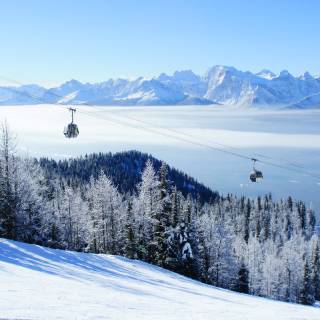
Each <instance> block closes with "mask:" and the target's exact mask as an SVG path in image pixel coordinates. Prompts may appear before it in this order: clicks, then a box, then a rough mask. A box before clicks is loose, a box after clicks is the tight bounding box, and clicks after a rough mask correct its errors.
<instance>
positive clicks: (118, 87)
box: [0, 66, 320, 108]
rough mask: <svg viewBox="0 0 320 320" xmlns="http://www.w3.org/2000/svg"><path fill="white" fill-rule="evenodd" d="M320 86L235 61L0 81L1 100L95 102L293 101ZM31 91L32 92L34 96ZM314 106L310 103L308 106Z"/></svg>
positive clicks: (257, 103)
mask: <svg viewBox="0 0 320 320" xmlns="http://www.w3.org/2000/svg"><path fill="white" fill-rule="evenodd" d="M319 92H320V78H315V77H313V76H311V75H310V74H309V73H308V72H306V73H304V74H303V75H302V76H299V77H294V76H293V75H291V74H290V73H289V72H288V71H286V70H283V71H282V72H280V74H279V75H276V74H274V73H273V72H272V71H269V70H262V71H260V72H258V73H252V72H249V71H246V72H243V71H240V70H237V69H236V68H234V67H227V66H214V67H212V68H210V69H209V70H208V71H207V72H206V73H205V74H204V75H203V76H199V75H196V74H194V73H193V72H192V71H191V70H183V71H176V72H174V73H173V75H172V76H170V75H167V74H165V73H162V74H160V76H158V77H155V78H152V79H145V78H142V77H139V78H137V79H134V80H128V79H115V80H114V79H110V80H108V81H105V82H101V83H94V84H90V83H81V82H79V81H76V80H71V81H68V82H66V83H64V84H62V85H61V86H60V87H57V88H51V89H45V88H41V87H39V86H35V85H29V86H21V87H0V104H2V105H15V104H38V103H41V102H42V103H57V102H58V103H65V104H90V105H92V104H95V105H181V104H185V105H187V104H216V103H218V104H225V105H236V106H245V107H247V106H258V107H261V106H274V107H284V106H288V105H292V106H295V104H296V103H298V102H300V101H302V100H303V99H305V98H307V97H310V96H312V95H314V94H317V93H319ZM32 97H35V99H34V98H32ZM311 107H313V105H312V104H311V103H309V105H308V108H311Z"/></svg>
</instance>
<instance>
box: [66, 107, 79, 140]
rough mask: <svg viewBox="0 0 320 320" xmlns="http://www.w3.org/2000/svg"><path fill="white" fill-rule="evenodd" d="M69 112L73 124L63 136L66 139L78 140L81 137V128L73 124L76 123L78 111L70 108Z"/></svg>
mask: <svg viewBox="0 0 320 320" xmlns="http://www.w3.org/2000/svg"><path fill="white" fill-rule="evenodd" d="M69 111H71V123H69V124H68V125H67V126H66V127H65V128H64V131H63V134H64V136H65V137H66V138H76V137H77V136H78V135H79V128H78V126H77V125H76V124H75V123H74V122H73V121H74V115H73V114H74V113H75V112H76V109H73V108H69Z"/></svg>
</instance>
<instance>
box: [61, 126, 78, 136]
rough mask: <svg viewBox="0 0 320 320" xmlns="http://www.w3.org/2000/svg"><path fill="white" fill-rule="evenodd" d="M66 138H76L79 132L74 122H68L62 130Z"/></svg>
mask: <svg viewBox="0 0 320 320" xmlns="http://www.w3.org/2000/svg"><path fill="white" fill-rule="evenodd" d="M63 133H64V135H65V137H66V138H76V137H77V136H78V134H79V129H78V126H77V125H76V124H75V123H69V124H68V126H67V127H65V128H64V131H63Z"/></svg>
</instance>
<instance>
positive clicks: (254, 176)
mask: <svg viewBox="0 0 320 320" xmlns="http://www.w3.org/2000/svg"><path fill="white" fill-rule="evenodd" d="M250 180H251V181H252V182H260V181H262V180H263V174H262V172H261V171H259V170H253V171H252V172H251V173H250Z"/></svg>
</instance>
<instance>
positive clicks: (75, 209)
mask: <svg viewBox="0 0 320 320" xmlns="http://www.w3.org/2000/svg"><path fill="white" fill-rule="evenodd" d="M91 159H93V160H92V161H95V160H94V159H96V157H92V158H91ZM87 160H88V159H87ZM69 161H70V162H72V163H73V165H74V166H77V165H78V166H79V163H81V161H82V160H81V159H80V160H79V163H78V164H77V161H76V160H75V159H73V160H69ZM40 162H41V161H38V160H35V159H32V158H27V157H19V156H18V155H17V154H16V152H15V146H14V139H13V138H12V135H11V134H10V132H9V130H8V126H7V125H5V124H4V125H3V126H2V129H1V138H0V237H5V238H9V239H14V240H18V241H25V242H29V243H36V244H41V245H45V246H49V247H52V248H59V249H68V250H75V251H83V252H93V253H109V254H115V255H122V256H125V257H128V258H131V259H139V260H143V261H146V262H148V263H152V264H155V265H158V266H161V267H164V268H167V269H169V270H172V271H175V272H178V273H180V274H183V275H186V276H189V277H192V278H194V279H197V280H200V281H202V282H204V283H207V284H212V285H215V286H218V287H222V288H227V289H231V290H235V291H238V292H242V293H249V294H253V295H258V296H262V297H270V298H273V299H277V300H282V301H289V302H296V303H302V304H309V305H311V304H313V303H314V301H315V300H316V299H320V251H319V250H320V249H319V237H318V236H317V235H316V234H315V232H314V229H315V224H316V219H315V213H314V211H313V210H311V209H308V208H306V206H305V204H304V203H303V202H301V201H294V200H293V199H292V198H291V197H289V198H288V199H285V200H280V201H274V200H273V199H272V196H271V195H270V194H269V195H266V196H264V197H258V198H256V199H251V198H247V197H237V196H234V195H227V196H225V197H221V196H218V195H217V194H216V193H212V194H216V196H215V197H214V199H212V198H211V200H210V201H204V199H203V198H202V199H201V200H200V199H199V197H195V196H194V195H195V193H193V194H192V193H189V194H188V193H186V192H185V191H186V189H183V190H181V189H179V188H177V186H176V185H175V184H174V183H173V182H172V181H170V178H169V174H168V171H169V168H168V166H167V165H166V164H165V163H161V164H160V166H158V167H157V166H155V164H154V161H153V158H148V159H147V160H146V162H145V165H144V167H143V168H141V174H140V180H138V181H137V183H136V186H135V188H133V189H130V190H129V189H127V192H123V189H121V188H120V187H119V185H117V186H116V185H115V183H114V181H112V179H111V178H110V177H109V176H108V175H106V173H105V172H104V171H102V170H100V171H99V172H98V173H97V172H95V173H94V174H92V172H91V176H90V171H92V164H91V165H88V170H89V171H88V172H82V171H83V170H86V169H85V168H84V167H82V169H81V170H80V171H81V172H82V174H83V175H86V176H87V178H86V179H80V178H78V179H76V178H75V177H74V178H73V179H70V177H68V176H66V174H63V173H61V170H57V168H58V167H59V165H58V164H57V163H56V162H55V161H54V160H50V161H49V160H46V162H45V163H46V165H43V163H42V165H41V163H40ZM89 162H90V161H89ZM49 163H50V165H49ZM122 165H124V166H126V165H127V164H126V162H124V163H123V164H122ZM52 168H56V169H54V170H53V169H52ZM79 168H80V167H79ZM124 183H125V181H124ZM119 184H121V181H119ZM121 190H122V191H121Z"/></svg>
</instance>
